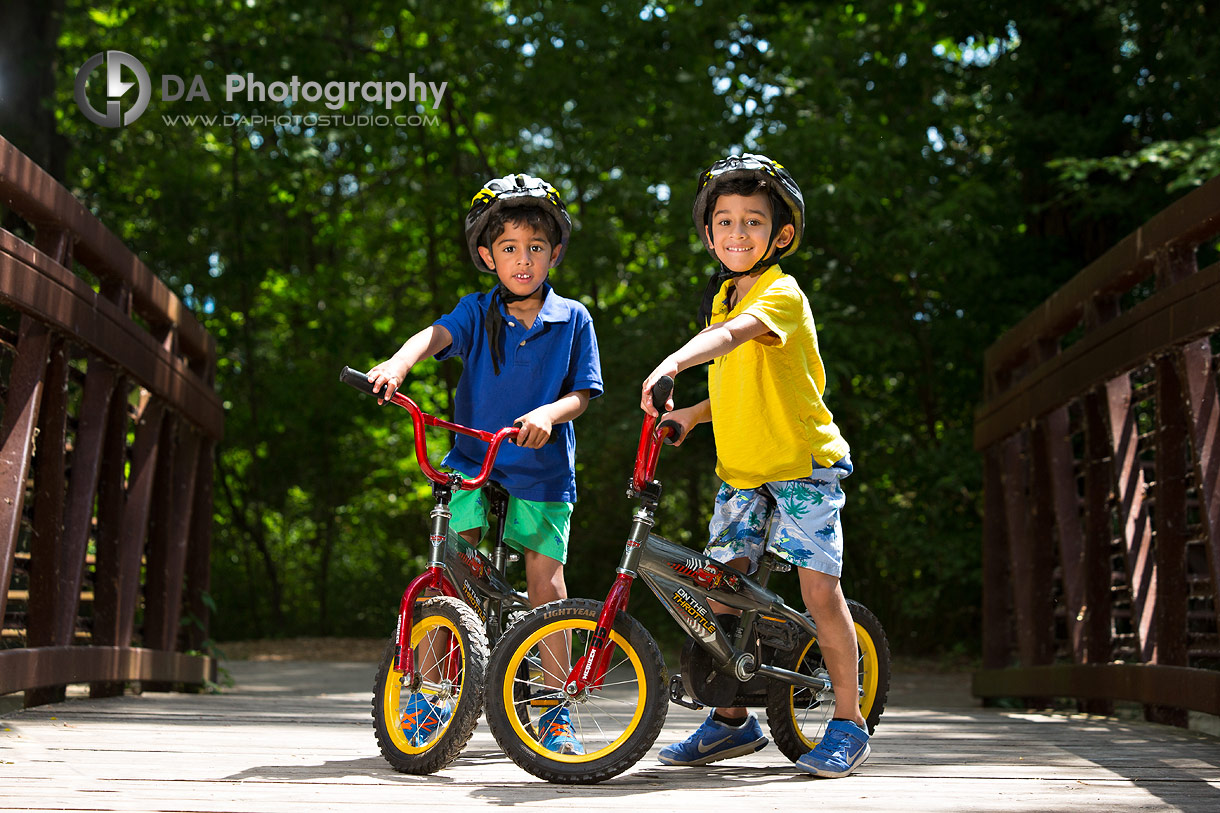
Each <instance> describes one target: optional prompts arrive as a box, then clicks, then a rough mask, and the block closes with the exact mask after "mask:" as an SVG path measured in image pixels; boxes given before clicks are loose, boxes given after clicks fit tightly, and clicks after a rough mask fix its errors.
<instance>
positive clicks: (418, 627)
mask: <svg viewBox="0 0 1220 813" xmlns="http://www.w3.org/2000/svg"><path fill="white" fill-rule="evenodd" d="M397 644H398V640H397V636H391V638H390V642H389V644H388V645H387V646H386V649H385V653H384V654H383V655H382V656H381V665H380V666H379V667H378V669H377V678H376V681H375V682H374V684H373V720H374V723H375V727H376V732H377V744H378V745H379V746H380V748H381V753H382V756H384V757H385V759H386V761H387V762H389V763H390V765H391V767H393V768H394V770H396V771H400V772H402V773H410V774H429V773H434V772H436V771H438V770H440V769H441V768H443V767H445V766H446V765H448V764H449V763H450V762H452V761H453V760H454V759H456V758H457V756H458V754H460V753H461V752H462V749H463V748H465V747H466V743H468V742H469V741H470V736H471V734H473V733H474V729H475V726H476V725H478V722H479V715H480V713H482V710H483V684H484V680H485V679H486V675H487V658H488V653H487V634H486V632H485V631H484V629H483V624H482V622H481V621H480V620H479V617H478V616H477V615H476V614H475V612H474V610H472V609H471V608H470V607H469V606H467V605H466V604H464V603H463V602H461V601H459V600H458V599H455V598H450V597H447V596H440V597H435V598H429V599H425V600H424V601H419V602H416V604H415V610H414V616H413V622H412V626H411V647H412V648H413V649H414V652H415V673H414V674H405V673H403V672H396V671H395V670H394V654H395V649H396V648H397Z"/></svg>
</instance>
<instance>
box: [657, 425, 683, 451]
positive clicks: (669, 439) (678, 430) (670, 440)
mask: <svg viewBox="0 0 1220 813" xmlns="http://www.w3.org/2000/svg"><path fill="white" fill-rule="evenodd" d="M662 429H672V430H674V432H673V434H672V435H668V436H666V438H665V443H666V445H668V446H673V445H674V444H675V443H677V442H678V441H680V440H682V424H680V423H678V422H677V421H668V420H667V421H661V425H660V426H658V427H657V431H658V432H659V431H661V430H662Z"/></svg>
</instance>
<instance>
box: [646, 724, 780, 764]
mask: <svg viewBox="0 0 1220 813" xmlns="http://www.w3.org/2000/svg"><path fill="white" fill-rule="evenodd" d="M766 744H767V738H766V737H764V736H763V733H762V728H761V727H760V726H759V725H758V718H757V717H755V716H754V715H753V714H751V715H749V716H748V717H746V719H745V722H743V723H742V724H741V725H739V726H731V725H724V724H723V723H718V722H716V721H715V720H713V719H712V713H710V712H709V713H708V715H707V719H706V720H704V721H703V724H702V725H700V726H699V727H698V728H696V729H695V733H694V734H691V735H690V736H689V737H687V738H686V739H685V740H683V741H682V742H679V743H675V744H673V745H667V746H665V747H664V748H662V749H661V753H660V754H658V755H657V759H659V760H660V761H661V764H662V765H707V764H708V763H711V762H718V761H720V760H722V759H728V758H730V757H739V756H742V755H743V754H752V753H754V752H755V751H761V750H762V749H763V747H764V746H766Z"/></svg>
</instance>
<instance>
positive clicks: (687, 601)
mask: <svg viewBox="0 0 1220 813" xmlns="http://www.w3.org/2000/svg"><path fill="white" fill-rule="evenodd" d="M670 386H671V387H672V382H671V383H670ZM668 397H669V391H668V389H663V390H661V391H660V392H659V393H658V392H656V391H654V394H653V403H654V404H664V403H665V401H666V399H668ZM676 427H677V424H674V423H673V422H670V421H665V422H662V423H661V424H660V425H659V426H657V425H656V418H655V417H653V416H652V415H647V416H645V418H644V425H643V427H642V428H641V431H640V443H639V446H638V448H637V450H636V460H635V469H634V471H633V473H632V479H631V485H630V488H629V489H628V492H627V493H628V496H631V497H638V498H639V500H640V507H639V509H638V510H637V511H636V513H635V515H634V516H633V517H632V522H631V530H630V532H629V533H628V536H627V543H626V545H625V547H624V548H623V555H622V558H621V559H620V561H619V566H618V569H617V576H616V577H615V580H614V584H613V585H612V586H611V588H610V592H609V593H608V594H607V596H606V599H605V602H604V604H603V605H602V611H601V615H600V616H599V617H598V621H597V628H596V630H595V631H594V634H593V636H592V638H591V639H590V641H589V647H588V650H587V651H586V653H585V655H584V656H583V657H581V658H580V660H578V661H577V662H576V665H575V666H573V668H572V671H571V672H570V673H569V674H568V679H567V680H566V681H565V683H564V692H565V693H566V694H568V695H569V696H575V695H577V694H579V693H581V692H583V691H585V690H586V689H589V688H598V687H600V686H601V684H602V681H603V680H604V678H605V673H606V667H607V665H608V664H609V661H610V656H611V655H612V654H613V651H614V644H613V643H612V642H611V640H610V631H611V629H612V627H613V624H614V618H615V616H616V615H617V614H618V612H619V611H620V610H626V609H627V601H628V599H629V598H630V595H631V586H632V584H633V583H634V581H635V579H636V578H637V577H641V578H643V580H644V583H645V584H646V585H647V586H648V588H649V589H650V590H651V591H652V593H653V595H655V596H656V597H657V599H658V600H659V601H660V602H661V604H662V605H663V606H664V607H665V609H666V610H667V611H668V612H669V614H670V615H671V616H673V618H674V620H675V621H677V622H678V624H679V625H680V626H681V627H682V628H683V629H684V630H685V631H686V633H687V635H689V636H690V637H691V638H693V639H694V640H695V641H696V642H697V643H698V644H699V645H700V646H701V647H703V648H704V649H706V650H707V651H708V652H709V653H710V654H711V656H712V659H713V663H714V664H715V665H716V667H717V668H718V669H720V670H723V671H725V672H726V673H731V674H734V675H735V676H736V677H737V679H738V680H741V681H746V680H748V679H750V678H751V677H754V676H756V675H762V676H765V677H769V678H776V679H778V680H782V681H785V682H787V683H790V684H792V685H796V686H802V687H806V688H809V689H813V690H815V691H818V692H825V691H828V690H830V681H829V679H827V678H824V677H817V676H811V675H802V674H799V673H797V672H792V671H789V670H787V669H780V668H778V667H774V666H771V665H769V664H760V663H757V662H756V659H755V658H754V656H753V655H752V654H751V653H748V652H744V651H742V649H741V644H742V642H744V641H748V640H749V639H750V632H751V630H752V627H753V624H754V621H755V620H756V618H757V617H758V615H759V613H763V614H766V615H768V616H771V617H775V618H778V619H779V620H782V621H786V622H791V623H793V624H795V625H796V626H797V627H798V628H799V629H802V630H804V631H805V632H807V633H809V634H810V635H816V633H817V628H816V627H815V626H814V624H813V622H812V621H811V620H810V619H809V618H808V616H806V615H805V614H804V613H802V612H798V611H797V610H795V609H793V608H792V607H790V606H788V605H787V604H786V603H785V602H784V600H783V598H782V597H780V596H779V595H778V594H776V593H774V592H772V591H770V590H768V589H766V587H764V586H762V585H760V584H759V583H757V582H755V581H754V580H753V579H750V578H749V577H748V576H746V575H745V574H743V573H741V572H740V571H738V570H736V569H734V568H732V567H729V566H727V565H724V564H721V563H720V562H717V561H715V560H714V559H711V558H710V557H708V556H705V555H703V554H702V553H699V552H696V551H693V550H691V549H689V548H686V547H683V546H682V545H678V544H675V543H673V542H670V541H669V540H667V539H665V538H664V537H660V536H657V535H655V534H653V533H652V528H653V525H654V522H655V520H654V516H655V512H656V507H657V503H658V502H659V500H660V496H661V484H660V483H659V482H657V481H656V480H655V479H653V475H654V474H655V471H656V464H657V459H658V456H659V454H660V448H661V444H662V443H663V442H665V441H666V440H667V439H669V438H670V437H671V436H673V435H675V434H676V433H677V428H676ZM761 572H762V576H761V577H760V578H762V579H764V580H765V578H766V577H767V575H769V573H770V565H769V564H768V565H766V566H765V567H764V568H763V569H762V571H761ZM713 599H714V600H715V601H718V602H720V603H721V604H724V605H727V606H729V607H732V608H734V609H737V610H742V611H743V613H742V617H741V622H740V624H739V625H738V627H737V631H736V633H735V634H734V636H733V640H732V641H730V640H729V638H728V636H726V635H725V633H724V631H723V630H722V629H721V627H720V624H719V623H718V621H717V619H716V614H715V613H714V612H713V611H712V609H711V607H710V606H709V603H708V602H709V601H710V600H713Z"/></svg>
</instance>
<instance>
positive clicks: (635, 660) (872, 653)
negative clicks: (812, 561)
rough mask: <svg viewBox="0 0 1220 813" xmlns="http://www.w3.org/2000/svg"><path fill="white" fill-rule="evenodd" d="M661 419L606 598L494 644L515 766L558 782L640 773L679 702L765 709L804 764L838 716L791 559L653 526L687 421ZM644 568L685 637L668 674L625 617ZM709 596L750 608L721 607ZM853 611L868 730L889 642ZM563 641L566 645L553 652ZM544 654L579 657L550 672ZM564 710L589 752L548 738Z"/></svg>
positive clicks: (527, 621)
mask: <svg viewBox="0 0 1220 813" xmlns="http://www.w3.org/2000/svg"><path fill="white" fill-rule="evenodd" d="M672 389H673V381H672V380H670V379H668V378H663V379H661V381H660V382H659V383H658V384H657V386H656V387H654V388H653V392H652V402H653V403H654V404H658V405H660V404H664V403H665V402H666V400H667V399H668V397H669V393H670V392H671V391H672ZM655 424H656V418H655V417H653V416H651V415H649V416H646V417H645V418H644V425H643V427H642V428H641V431H640V443H639V447H638V449H637V451H636V458H635V468H634V471H633V473H632V478H631V486H630V489H629V491H628V496H629V497H632V498H638V500H639V508H638V510H637V511H636V512H635V515H634V516H633V517H632V521H631V527H630V530H629V531H628V533H627V540H626V545H625V547H624V548H623V554H622V558H621V559H620V560H619V565H618V568H617V570H616V574H617V575H616V577H615V580H614V584H613V586H612V587H611V588H610V592H609V594H608V595H607V596H606V599H605V601H604V602H600V603H599V602H596V601H590V600H587V599H567V600H564V601H557V602H551V603H550V604H546V605H544V606H542V607H539V608H538V609H536V610H533V611H531V612H530V613H528V614H526V615H525V616H523V617H521V618H520V619H518V620H517V621H516V622H515V623H514V624H513V626H512V627H511V628H510V629H509V630H508V631H507V632H506V633H505V635H504V637H503V638H502V639H501V640H500V642H499V644H498V645H497V647H496V649H495V651H494V652H493V653H492V658H491V664H490V666H489V668H488V681H489V682H488V689H487V698H486V700H487V722H488V724H489V725H490V727H491V730H492V733H493V734H494V735H495V738H496V742H498V743H499V744H500V747H501V748H502V749H504V753H505V754H507V755H508V756H509V758H510V759H512V760H513V762H515V763H517V765H519V766H521V767H522V768H524V769H525V770H526V771H528V772H530V773H532V774H533V775H534V776H537V777H539V778H542V779H546V780H548V781H550V782H558V783H568V784H574V783H592V782H601V781H602V780H605V779H609V778H610V777H613V776H616V775H617V774H619V773H622V772H623V771H625V770H627V769H628V768H630V767H631V766H632V765H634V764H635V763H636V762H637V761H638V760H639V759H640V757H642V756H643V755H644V754H645V753H646V752H647V751H648V749H649V748H651V747H652V744H653V743H654V742H655V741H656V738H657V735H658V734H659V733H660V731H661V727H662V725H663V724H664V722H665V716H666V711H667V710H668V705H667V704H668V702H669V701H672V702H675V703H679V704H681V705H684V706H687V707H689V708H702V707H704V706H712V707H717V706H719V707H728V706H765V707H766V709H767V722H768V725H769V726H770V729H771V734H772V737H773V738H774V739H775V742H776V745H778V746H779V749H780V750H781V751H782V752H783V753H784V755H785V756H787V757H788V758H789V759H791V760H793V761H794V762H795V761H796V760H797V759H799V758H800V757H801V756H802V755H804V754H805V753H807V752H808V751H810V750H811V749H812V748H813V747H814V746H815V745H816V744H817V743H818V741H819V740H820V739H821V737H822V734H823V732H824V730H825V726H826V725H827V723H828V722H829V721H830V719H831V718H832V717H833V712H834V704H835V695H834V692H833V691H832V688H831V683H830V677H829V674H828V673H827V670H826V667H825V663H824V662H823V658H822V653H821V649H820V647H819V646H818V642H817V628H816V627H815V625H814V623H813V621H812V619H810V617H809V616H808V615H807V614H805V613H802V612H799V611H797V610H795V609H793V608H792V607H790V606H788V605H787V604H786V603H785V602H784V600H783V598H782V597H780V596H779V595H778V594H777V593H775V592H773V591H771V590H768V589H767V587H766V584H767V580H768V577H769V576H770V574H771V573H772V572H780V571H782V570H786V569H789V567H790V566H789V565H788V564H787V563H785V562H783V561H782V560H780V559H779V558H778V557H776V556H774V555H773V554H770V553H768V554H766V555H764V556H763V558H762V562H761V563H760V565H759V568H758V571H757V574H756V575H755V576H754V577H753V578H749V577H747V576H746V574H744V573H742V572H740V571H738V570H735V569H734V568H732V567H729V566H727V565H724V564H722V563H720V562H717V561H715V560H713V559H711V558H709V557H707V556H704V555H703V554H702V553H698V552H696V551H693V550H690V549H688V548H685V547H683V546H681V545H678V544H674V543H673V542H670V541H668V540H666V539H664V538H662V537H660V536H657V535H655V534H653V533H652V528H653V525H654V523H655V514H656V509H657V505H658V502H659V501H660V496H661V484H660V482H658V481H657V480H655V479H653V475H654V473H655V471H656V465H657V458H658V455H659V454H660V450H661V444H662V443H663V442H670V443H672V442H673V440H675V439H676V433H677V432H679V431H680V430H681V427H680V426H679V425H678V424H677V423H676V422H674V421H663V422H661V423H660V425H659V426H658V425H655ZM637 576H638V577H640V578H642V579H643V580H644V583H645V584H646V585H647V586H648V588H649V590H651V591H652V593H653V595H655V596H656V597H657V598H658V599H659V600H660V601H661V603H662V605H663V606H664V607H665V609H666V610H667V611H668V612H669V614H670V615H671V616H672V617H673V618H674V620H675V621H676V622H677V623H678V625H679V626H681V627H682V629H683V631H684V632H685V633H686V634H687V636H688V640H687V642H686V645H685V646H684V647H683V649H682V655H681V667H682V672H681V674H677V675H674V676H673V677H672V678H667V673H666V669H665V662H664V660H663V659H662V658H661V653H660V651H659V650H658V648H657V645H656V642H655V641H654V640H653V638H652V636H651V635H650V634H649V633H648V631H647V630H646V629H644V627H643V626H642V625H641V624H640V623H639V622H638V621H636V620H635V619H634V618H632V617H631V616H630V615H628V614H627V612H626V608H627V599H628V596H629V595H630V592H631V585H632V583H633V582H634V580H635V579H636V577H637ZM712 601H715V602H718V603H719V604H723V605H726V606H728V607H731V608H733V609H735V610H738V611H740V612H741V615H740V616H737V615H733V614H729V613H720V614H717V613H714V612H713V611H712V608H711V602H712ZM848 608H849V610H850V612H851V615H852V620H853V621H854V622H855V627H856V638H857V642H858V649H859V652H858V659H857V675H858V678H859V694H860V701H859V702H860V712H861V714H863V715H864V718H865V720H866V721H867V723H868V729H869V731H870V732H872V730H873V729H874V728H875V727H876V725H877V721H878V720H879V719H880V717H881V713H882V711H883V710H884V708H885V700H886V696H887V694H888V692H889V681H890V652H889V644H888V643H887V641H886V638H885V631H884V630H883V629H882V628H881V624H880V622H879V621H878V620H877V618H876V616H874V615H873V614H872V613H871V612H869V611H868V610H867V609H866V608H865V607H864V606H863V605H861V604H859V603H858V602H855V601H850V600H849V601H848ZM565 641H566V642H567V646H566V649H567V651H565V652H560V653H556V652H553V651H549V650H551V649H552V648H553V647H554V646H556V642H565ZM544 655H545V656H546V657H545V658H544V657H543V656H544ZM544 661H549V662H551V663H554V662H559V663H574V664H575V666H573V667H572V668H571V670H570V671H568V670H565V671H564V673H563V674H559V675H549V674H545V673H544V672H543V671H542V669H541V666H540V664H542V663H543V662H544ZM556 687H559V688H556ZM687 697H689V698H690V699H689V700H688V699H686V698H687ZM557 705H563V706H566V707H568V709H569V714H570V717H571V721H572V725H573V728H574V730H575V733H576V737H577V739H578V740H580V742H581V745H582V746H583V749H584V752H583V753H580V754H560V753H556V752H553V751H550V750H548V749H547V748H545V747H544V746H543V745H542V743H541V741H540V739H539V737H538V734H537V728H538V722H539V716H540V714H541V713H542V712H543V710H546V709H552V708H554V707H555V706H557Z"/></svg>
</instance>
